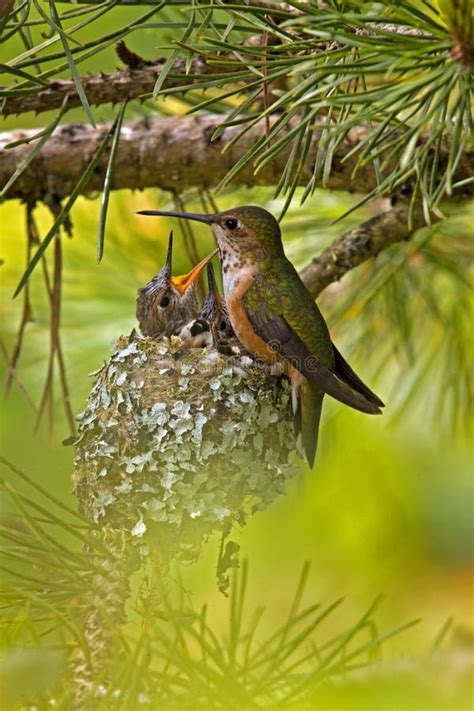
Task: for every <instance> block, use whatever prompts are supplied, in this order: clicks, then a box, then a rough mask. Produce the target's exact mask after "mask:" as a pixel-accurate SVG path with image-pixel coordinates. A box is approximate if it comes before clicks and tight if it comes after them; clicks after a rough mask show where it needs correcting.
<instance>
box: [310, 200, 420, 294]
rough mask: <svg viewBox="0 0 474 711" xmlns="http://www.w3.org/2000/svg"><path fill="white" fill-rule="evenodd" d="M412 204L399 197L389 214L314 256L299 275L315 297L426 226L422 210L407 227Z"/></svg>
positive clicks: (347, 233)
mask: <svg viewBox="0 0 474 711" xmlns="http://www.w3.org/2000/svg"><path fill="white" fill-rule="evenodd" d="M409 210H410V206H409V202H408V200H404V199H402V198H399V199H398V200H397V202H396V203H395V205H394V206H393V207H391V208H390V209H389V210H387V211H386V212H381V213H379V214H378V215H375V216H374V217H371V218H370V220H367V221H366V222H363V223H362V224H360V225H358V226H357V227H356V228H355V229H353V230H351V231H350V232H346V234H344V235H342V236H341V237H339V238H338V239H336V240H335V241H334V242H333V243H332V244H331V245H330V246H329V247H327V249H325V250H324V251H323V252H322V253H321V254H320V255H319V256H318V257H315V258H314V259H313V260H312V261H311V262H310V263H309V264H308V265H307V266H306V267H305V268H304V269H303V270H302V271H301V272H300V276H301V278H302V279H303V281H304V283H305V284H306V286H307V287H308V289H309V291H310V292H311V294H312V295H313V296H314V297H315V298H316V297H317V296H318V295H319V294H320V293H321V291H323V289H325V288H326V287H327V286H329V284H332V283H333V282H335V281H339V280H340V279H341V278H342V277H343V276H344V274H346V273H347V272H348V271H350V270H351V269H354V268H355V267H357V266H359V264H362V262H365V261H367V260H368V259H372V258H374V257H376V256H377V255H378V254H379V253H380V252H382V251H383V250H384V249H387V248H388V247H391V246H392V245H393V244H395V243H396V242H403V241H404V240H408V239H409V238H410V237H411V236H412V235H413V233H414V232H415V231H416V230H417V229H419V228H420V227H422V226H423V225H424V224H425V223H424V220H423V215H422V212H421V211H417V212H415V215H414V216H413V226H412V228H409V227H408V215H409Z"/></svg>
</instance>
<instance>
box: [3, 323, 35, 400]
mask: <svg viewBox="0 0 474 711" xmlns="http://www.w3.org/2000/svg"><path fill="white" fill-rule="evenodd" d="M0 350H1V351H2V355H3V357H4V359H5V362H6V364H7V367H8V375H9V377H10V376H11V380H12V382H13V381H14V382H15V383H16V384H17V385H18V388H19V390H20V391H21V392H22V393H23V395H24V396H25V399H26V401H27V402H28V404H29V405H30V406H31V407H32V409H33V411H34V412H38V408H37V407H36V405H35V403H34V402H33V399H32V398H31V396H30V394H29V392H28V390H27V389H26V388H25V386H24V385H23V383H22V382H21V381H20V379H19V377H18V373H17V371H16V367H14V366H13V365H12V362H11V360H10V358H9V357H8V350H7V347H6V345H5V342H4V340H3V338H2V337H1V336H0Z"/></svg>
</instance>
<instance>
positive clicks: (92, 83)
mask: <svg viewBox="0 0 474 711" xmlns="http://www.w3.org/2000/svg"><path fill="white" fill-rule="evenodd" d="M123 48H125V49H123ZM117 50H118V54H119V56H120V58H121V59H122V60H123V61H125V62H126V63H128V64H129V66H128V67H127V68H126V69H118V70H117V71H115V72H112V73H111V74H105V73H103V72H102V73H101V74H98V75H93V76H83V77H81V84H82V87H83V89H84V92H85V94H86V96H87V100H88V102H89V104H90V105H91V106H99V105H100V104H108V103H113V104H115V103H118V102H122V101H125V100H126V99H139V98H141V97H146V96H149V95H151V94H152V93H153V88H154V86H155V83H156V80H157V78H158V76H159V75H160V72H161V69H162V66H163V64H164V62H165V59H166V58H165V57H159V58H158V59H156V60H155V61H154V62H149V61H147V60H143V59H141V58H140V57H138V55H136V54H134V53H133V52H130V51H129V50H127V48H126V45H125V44H124V43H123V42H118V43H117ZM231 71H235V66H234V67H233V66H232V65H230V66H225V67H222V66H219V67H215V66H210V65H208V64H207V62H206V61H205V60H204V58H199V59H195V60H193V62H192V63H191V66H190V67H188V68H187V70H186V62H185V60H183V59H178V60H176V62H174V63H173V65H172V67H171V69H170V70H169V72H168V75H167V77H166V79H165V81H164V82H163V86H162V89H172V88H175V87H181V86H183V87H188V88H189V87H191V86H192V85H193V84H196V83H197V82H200V81H202V78H203V77H204V76H206V75H207V74H213V75H215V74H226V73H229V72H231ZM66 96H67V97H68V104H67V108H68V110H69V109H72V108H75V107H77V106H81V99H80V97H79V94H78V93H77V89H76V85H75V83H74V81H73V80H72V79H55V80H53V81H51V82H50V83H49V85H48V86H47V88H46V89H41V91H34V90H32V93H31V94H23V95H20V96H6V97H5V98H4V100H3V102H2V104H1V108H0V116H11V115H12V114H24V113H26V112H28V111H34V112H35V113H37V114H39V113H42V112H43V111H51V110H53V109H58V108H59V107H60V106H62V103H63V101H64V99H65V97H66Z"/></svg>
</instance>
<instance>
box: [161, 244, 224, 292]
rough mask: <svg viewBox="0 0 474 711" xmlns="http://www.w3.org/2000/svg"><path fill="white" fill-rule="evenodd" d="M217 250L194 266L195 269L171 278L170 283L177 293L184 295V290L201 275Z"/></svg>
mask: <svg viewBox="0 0 474 711" xmlns="http://www.w3.org/2000/svg"><path fill="white" fill-rule="evenodd" d="M217 252H218V250H217V249H215V250H214V251H213V252H211V253H210V254H208V255H207V257H204V259H203V260H201V261H200V262H199V264H196V266H195V267H193V268H192V269H191V271H190V272H188V273H187V274H182V275H180V276H175V277H171V283H172V284H173V286H174V287H175V289H177V290H178V291H179V293H180V294H184V292H185V291H186V289H187V288H188V287H189V286H191V284H193V283H194V282H195V281H196V279H197V278H198V276H199V274H200V273H201V271H202V269H203V268H204V267H205V266H206V264H207V263H208V262H210V261H211V259H212V258H213V257H215V256H216V254H217Z"/></svg>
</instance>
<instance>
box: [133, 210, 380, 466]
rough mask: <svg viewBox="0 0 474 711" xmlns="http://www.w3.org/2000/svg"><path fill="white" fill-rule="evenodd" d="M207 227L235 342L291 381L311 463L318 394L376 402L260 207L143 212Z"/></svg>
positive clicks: (366, 405) (354, 403) (369, 408)
mask: <svg viewBox="0 0 474 711" xmlns="http://www.w3.org/2000/svg"><path fill="white" fill-rule="evenodd" d="M139 214H142V215H162V216H166V217H178V218H183V219H187V220H196V221H198V222H204V223H205V224H207V225H209V226H210V227H211V229H212V231H213V233H214V235H215V237H216V240H217V244H218V247H219V253H220V259H221V265H222V272H223V282H224V295H225V300H226V305H227V310H228V313H229V318H230V322H231V324H232V327H233V329H234V331H235V333H236V335H237V337H238V339H239V340H240V342H241V343H242V345H243V346H244V347H245V348H246V349H247V350H248V351H249V352H250V353H252V354H253V355H254V356H255V357H256V358H261V359H263V360H264V361H265V362H267V363H276V362H278V361H280V362H282V363H283V365H284V369H285V372H286V373H287V375H288V376H289V377H290V379H291V383H292V393H293V409H294V413H295V424H296V427H297V429H298V430H299V431H301V435H302V443H303V447H304V450H305V454H306V458H307V460H308V463H309V465H310V467H313V465H314V459H315V455H316V447H317V440H318V429H319V420H320V416H321V407H322V401H323V397H324V395H325V394H327V395H331V396H332V397H334V398H335V399H336V400H339V401H340V402H342V403H344V404H345V405H349V406H350V407H353V408H354V409H356V410H360V411H361V412H366V413H368V414H380V413H381V410H380V408H381V407H383V402H382V401H381V400H380V398H378V397H377V395H375V394H374V393H373V392H372V391H371V390H369V388H368V387H367V386H366V385H365V384H364V383H363V382H362V381H361V380H360V378H359V377H358V376H357V375H356V373H355V372H354V371H353V370H352V368H351V367H350V365H349V364H348V363H347V362H346V361H345V360H344V358H343V357H342V355H341V354H340V353H339V351H338V350H337V348H336V347H335V345H334V344H333V343H332V341H331V337H330V335H329V330H328V327H327V325H326V322H325V321H324V318H323V316H322V314H321V312H320V311H319V309H318V307H317V306H316V304H315V302H314V300H313V297H312V296H311V294H310V293H309V291H308V290H307V288H306V286H305V285H304V284H303V282H302V281H301V279H300V276H299V274H298V272H297V271H296V269H295V268H294V266H293V265H292V263H291V262H290V261H289V260H288V259H287V257H286V256H285V252H284V250H283V245H282V240H281V232H280V226H279V224H278V222H277V220H276V219H275V218H274V217H273V215H272V214H271V213H270V212H268V211H267V210H264V209H263V208H261V207H256V206H246V207H237V208H235V209H232V210H225V211H224V212H217V213H214V214H211V215H201V214H196V213H185V212H164V211H155V210H143V211H140V213H139Z"/></svg>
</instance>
